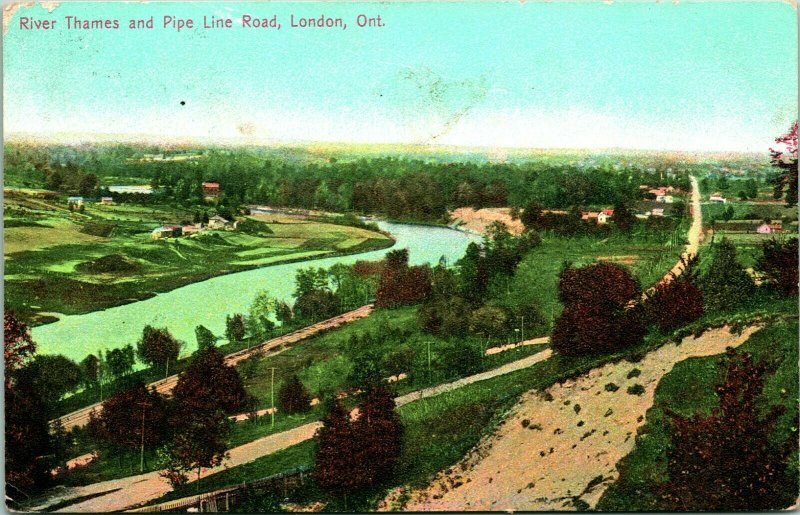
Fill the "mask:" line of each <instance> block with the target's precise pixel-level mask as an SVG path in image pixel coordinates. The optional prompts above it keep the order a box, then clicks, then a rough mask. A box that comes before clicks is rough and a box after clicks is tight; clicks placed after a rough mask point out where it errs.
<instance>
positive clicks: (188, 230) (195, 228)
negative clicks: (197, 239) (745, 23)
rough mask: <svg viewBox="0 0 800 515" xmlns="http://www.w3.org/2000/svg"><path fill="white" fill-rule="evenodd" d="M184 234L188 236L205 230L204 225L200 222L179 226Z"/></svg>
mask: <svg viewBox="0 0 800 515" xmlns="http://www.w3.org/2000/svg"><path fill="white" fill-rule="evenodd" d="M181 230H182V232H183V235H184V236H188V235H190V234H197V233H200V232H203V231H205V230H206V229H205V227H203V225H202V224H188V225H184V226H183V227H181Z"/></svg>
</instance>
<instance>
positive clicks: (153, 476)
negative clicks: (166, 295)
mask: <svg viewBox="0 0 800 515" xmlns="http://www.w3.org/2000/svg"><path fill="white" fill-rule="evenodd" d="M551 354H552V351H551V350H550V349H546V350H543V351H542V352H539V353H536V354H533V355H531V356H527V357H525V358H522V359H520V360H517V361H514V362H511V363H508V364H506V365H503V366H501V367H498V368H495V369H492V370H489V371H486V372H482V373H480V374H476V375H473V376H469V377H465V378H463V379H459V380H457V381H453V382H451V383H446V384H442V385H438V386H433V387H431V388H425V389H423V390H419V391H416V392H412V393H409V394H406V395H401V396H400V397H397V398H395V403H396V404H397V406H403V405H405V404H409V403H411V402H414V401H417V400H420V399H426V398H428V397H433V396H435V395H439V394H441V393H444V392H449V391H451V390H455V389H457V388H461V387H462V386H465V385H468V384H472V383H476V382H478V381H483V380H486V379H491V378H493V377H497V376H500V375H503V374H509V373H511V372H514V371H516V370H520V369H523V368H526V367H530V366H532V365H534V364H536V363H539V362H540V361H544V360H546V359H547V358H549V357H550V355H551ZM321 425H322V423H321V422H311V423H309V424H304V425H302V426H299V427H296V428H294V429H289V430H288V431H283V432H280V433H275V434H272V435H268V436H265V437H263V438H259V439H258V440H254V441H252V442H249V443H246V444H244V445H240V446H239V447H235V448H233V449H231V450H229V451H228V453H229V459H228V460H226V461H225V463H224V466H223V467H217V468H214V469H203V471H202V473H201V477H207V476H209V475H212V474H216V473H218V472H221V471H223V470H225V468H230V467H235V466H237V465H243V464H245V463H249V462H251V461H253V460H256V459H258V458H261V457H263V456H267V455H269V454H272V453H274V452H277V451H280V450H282V449H286V448H288V447H291V446H293V445H297V444H299V443H301V442H304V441H306V440H310V439H311V438H313V437H314V433H315V432H316V431H317V429H318V428H319V427H321ZM189 480H190V481H194V480H196V477H194V476H190V478H189ZM170 490H171V487H170V486H169V484H168V483H167V482H166V481H165V480H164V479H162V478H161V477H159V475H158V472H149V473H147V474H141V475H138V476H133V477H126V478H122V479H114V480H110V481H103V482H101V483H94V484H91V485H87V486H81V487H74V488H66V489H63V490H61V491H59V492H58V493H57V494H55V495H53V496H52V497H50V498H48V499H47V502H46V503H41V504H40V505H38V506H35V507H33V508H32V509H33V510H34V511H41V510H43V509H45V508H46V507H47V506H52V505H54V504H57V503H60V502H62V501H65V500H69V499H79V498H81V497H84V496H89V495H97V494H100V495H98V497H95V498H92V499H88V500H86V501H83V502H79V503H76V504H72V505H70V506H67V507H65V508H63V509H62V510H58V511H64V512H75V511H80V512H95V511H101V512H107V511H115V510H122V509H125V508H128V507H130V506H135V505H140V504H143V503H145V502H147V501H151V500H153V499H157V498H158V497H161V496H162V495H164V494H166V493H167V492H169V491H170ZM104 492H108V494H106V495H102V494H103V493H104Z"/></svg>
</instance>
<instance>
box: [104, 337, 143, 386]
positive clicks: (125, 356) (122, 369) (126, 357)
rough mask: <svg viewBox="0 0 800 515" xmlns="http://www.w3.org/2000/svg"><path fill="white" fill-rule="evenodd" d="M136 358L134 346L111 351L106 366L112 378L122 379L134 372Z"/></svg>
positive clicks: (107, 355) (108, 353) (107, 356)
mask: <svg viewBox="0 0 800 515" xmlns="http://www.w3.org/2000/svg"><path fill="white" fill-rule="evenodd" d="M135 362H136V358H135V355H134V351H133V346H131V345H126V346H125V347H122V348H119V349H111V350H110V351H108V352H107V353H106V364H107V365H108V371H109V372H110V373H111V375H112V376H114V377H116V378H120V377H123V376H126V375H128V374H130V373H131V372H132V371H133V364H134V363H135Z"/></svg>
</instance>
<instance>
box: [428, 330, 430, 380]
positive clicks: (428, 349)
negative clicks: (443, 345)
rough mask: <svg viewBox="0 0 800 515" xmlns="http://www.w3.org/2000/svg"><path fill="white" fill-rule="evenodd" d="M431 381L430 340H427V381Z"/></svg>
mask: <svg viewBox="0 0 800 515" xmlns="http://www.w3.org/2000/svg"><path fill="white" fill-rule="evenodd" d="M430 382H431V341H430V340H428V383H430Z"/></svg>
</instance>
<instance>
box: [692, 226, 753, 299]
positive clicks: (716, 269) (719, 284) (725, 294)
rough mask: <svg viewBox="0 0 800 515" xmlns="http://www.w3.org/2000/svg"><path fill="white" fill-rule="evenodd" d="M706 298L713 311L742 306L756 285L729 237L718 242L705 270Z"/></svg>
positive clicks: (703, 282) (704, 290) (703, 281)
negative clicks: (739, 258)
mask: <svg viewBox="0 0 800 515" xmlns="http://www.w3.org/2000/svg"><path fill="white" fill-rule="evenodd" d="M701 286H702V289H703V298H704V300H705V303H706V307H707V308H708V309H709V310H712V311H719V310H723V309H725V308H726V307H736V306H741V305H742V303H744V302H745V301H746V300H747V299H749V298H750V296H751V295H752V293H753V291H754V289H755V284H754V282H753V278H752V277H750V274H748V273H747V272H746V271H745V269H744V267H743V266H742V265H741V263H739V260H738V259H737V256H736V247H735V246H734V244H733V242H732V241H730V240H729V239H728V238H723V239H722V241H721V242H720V243H719V244H717V245H716V247H715V248H714V252H713V257H712V260H711V266H709V268H708V270H706V273H705V274H704V275H703V276H702V277H701Z"/></svg>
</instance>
